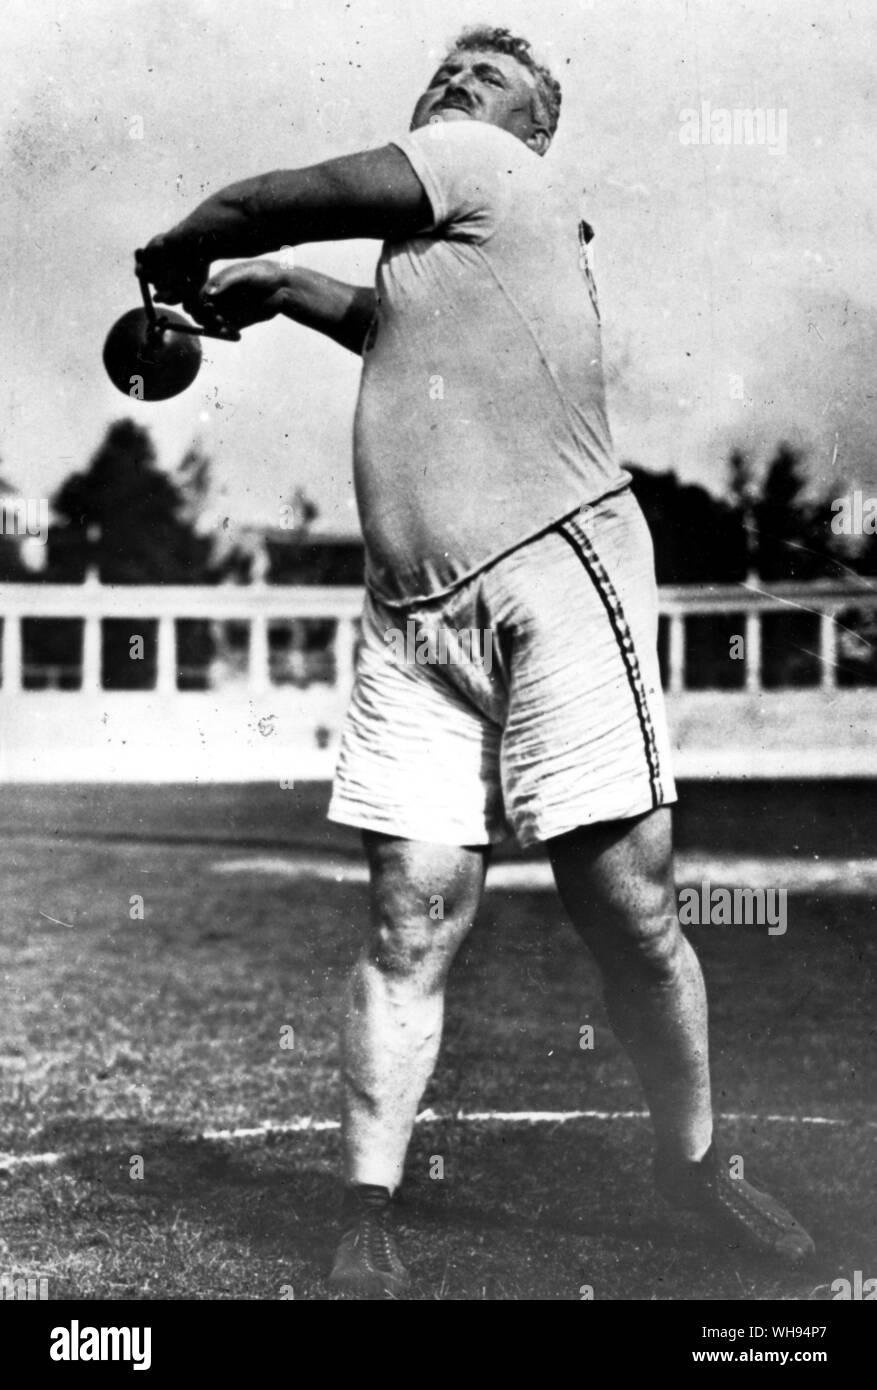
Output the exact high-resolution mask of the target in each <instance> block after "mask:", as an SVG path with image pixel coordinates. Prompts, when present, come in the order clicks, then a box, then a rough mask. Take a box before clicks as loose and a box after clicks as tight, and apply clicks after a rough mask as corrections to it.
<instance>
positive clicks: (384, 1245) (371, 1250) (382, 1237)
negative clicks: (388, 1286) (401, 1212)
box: [359, 1211, 394, 1270]
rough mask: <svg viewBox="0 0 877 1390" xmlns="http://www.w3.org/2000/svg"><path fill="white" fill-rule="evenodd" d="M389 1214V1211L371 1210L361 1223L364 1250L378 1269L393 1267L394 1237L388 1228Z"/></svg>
mask: <svg viewBox="0 0 877 1390" xmlns="http://www.w3.org/2000/svg"><path fill="white" fill-rule="evenodd" d="M388 1216H389V1213H388V1212H387V1211H370V1212H367V1213H366V1214H365V1215H364V1216H363V1217H362V1220H361V1223H360V1228H359V1235H360V1239H361V1241H362V1246H363V1250H364V1252H365V1255H366V1257H367V1259H368V1260H369V1262H370V1263H371V1264H372V1265H374V1266H375V1268H376V1269H383V1270H392V1268H393V1263H394V1260H393V1255H394V1250H393V1238H392V1236H391V1235H390V1232H389V1230H388V1229H387V1223H388Z"/></svg>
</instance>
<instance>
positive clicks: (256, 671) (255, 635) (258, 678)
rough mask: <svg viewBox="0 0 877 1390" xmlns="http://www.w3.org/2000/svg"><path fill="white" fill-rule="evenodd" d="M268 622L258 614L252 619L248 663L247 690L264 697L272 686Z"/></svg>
mask: <svg viewBox="0 0 877 1390" xmlns="http://www.w3.org/2000/svg"><path fill="white" fill-rule="evenodd" d="M269 664H270V652H269V649H268V621H267V619H266V618H265V617H264V615H262V614H260V613H257V614H256V615H255V617H253V618H251V619H250V655H249V661H248V663H247V689H248V690H249V691H250V694H251V695H264V693H265V691H266V690H267V689H268V686H269V685H270V680H269V675H270V670H269Z"/></svg>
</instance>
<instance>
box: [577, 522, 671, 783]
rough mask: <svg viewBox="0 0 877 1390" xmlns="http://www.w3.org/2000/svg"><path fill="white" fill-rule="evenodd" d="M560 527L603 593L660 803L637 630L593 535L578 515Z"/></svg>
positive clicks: (655, 745) (656, 758)
mask: <svg viewBox="0 0 877 1390" xmlns="http://www.w3.org/2000/svg"><path fill="white" fill-rule="evenodd" d="M556 529H557V533H558V535H560V536H563V539H564V540H565V541H566V543H567V545H569V546H571V547H572V549H573V550H574V551H575V553H576V555H577V556H578V557H579V560H580V561H581V563H582V565H583V566H584V568H585V570H586V571H587V574H588V577H589V579H590V580H591V583H592V584H593V586H594V588H595V589H596V590H597V593H598V594H599V596H600V600H601V602H602V604H603V607H604V608H605V609H606V613H607V616H608V618H609V622H610V624H611V627H612V631H613V633H614V634H615V640H616V642H617V643H618V650H619V651H620V653H621V659H622V661H623V662H624V669H625V672H626V673H627V680H628V684H629V685H630V690H631V694H632V695H633V702H634V705H635V706H636V716H637V719H638V720H639V727H640V732H641V733H642V736H643V746H644V749H645V755H646V763H647V765H648V769H649V785H650V787H651V790H652V806H653V807H654V806H660V805H661V803H662V801H663V799H664V798H663V793H662V788H661V768H660V764H659V762H658V745H657V743H656V741H655V730H654V726H653V725H652V716H651V714H650V713H649V703H648V700H647V699H646V688H645V684H644V683H643V678H642V672H641V671H640V667H639V662H638V660H637V656H636V648H635V646H634V644H633V634H632V633H631V630H630V626H629V625H628V621H627V618H626V617H625V616H624V609H623V608H622V606H621V599H620V598H619V597H618V594H617V593H616V592H615V588H614V586H613V584H612V581H611V579H610V578H609V575H608V574H607V572H606V568H605V566H604V564H603V561H602V560H601V559H600V557H599V555H598V554H597V552H596V550H595V549H594V545H593V543H592V541H591V538H590V537H589V536H588V534H587V533H586V532H585V531H583V530H582V527H581V526H580V525H579V523H578V522H577V521H576V520H575V518H574V517H573V518H571V519H570V520H568V521H562V522H560V524H559V525H558V526H557V528H556Z"/></svg>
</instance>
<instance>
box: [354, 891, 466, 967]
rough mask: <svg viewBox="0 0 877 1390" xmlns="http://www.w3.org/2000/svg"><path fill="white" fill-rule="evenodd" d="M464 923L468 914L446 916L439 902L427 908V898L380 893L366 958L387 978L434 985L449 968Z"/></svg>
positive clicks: (462, 933)
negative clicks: (418, 899)
mask: <svg viewBox="0 0 877 1390" xmlns="http://www.w3.org/2000/svg"><path fill="white" fill-rule="evenodd" d="M468 925H469V919H468V917H466V916H464V917H461V916H460V915H459V914H454V915H453V916H451V917H448V916H447V915H446V914H445V913H444V912H443V911H440V904H433V907H432V909H431V910H430V907H429V903H428V901H426V902H423V903H421V902H419V901H416V900H412V898H411V897H407V896H406V895H404V894H399V895H396V894H393V895H391V896H390V898H389V899H388V898H387V897H386V896H384V897H383V898H382V900H381V901H380V902H378V903H376V904H374V906H373V911H372V932H371V939H370V942H369V947H368V957H369V960H370V962H371V963H372V964H373V965H374V966H375V968H376V969H377V970H379V971H380V973H381V974H382V975H384V976H386V977H388V978H391V979H400V980H411V979H420V980H421V981H423V982H424V983H426V984H429V985H435V984H436V983H439V982H440V981H441V980H443V979H444V977H445V975H446V974H447V972H448V970H449V969H450V965H451V961H452V960H453V957H454V954H455V952H456V950H457V947H458V946H459V944H460V942H461V941H462V939H463V937H464V936H465V934H466V931H467V929H468Z"/></svg>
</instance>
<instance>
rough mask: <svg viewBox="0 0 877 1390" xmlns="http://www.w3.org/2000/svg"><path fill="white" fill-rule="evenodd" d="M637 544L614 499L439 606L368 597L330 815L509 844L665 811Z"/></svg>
mask: <svg viewBox="0 0 877 1390" xmlns="http://www.w3.org/2000/svg"><path fill="white" fill-rule="evenodd" d="M657 619H658V610H657V588H656V584H655V571H654V557H653V550H652V541H651V536H650V534H649V530H648V527H647V525H646V522H645V519H644V518H643V515H642V512H641V511H640V509H639V506H638V504H637V502H636V500H635V499H634V497H633V494H632V493H631V492H630V491H629V490H626V491H624V492H620V493H615V494H613V495H611V496H609V497H605V498H603V499H602V500H601V501H599V502H596V503H593V504H591V505H588V506H585V507H583V508H581V509H580V510H579V511H577V512H575V513H574V514H573V515H571V516H569V517H567V518H565V519H563V520H561V521H559V522H557V523H555V524H554V525H553V526H552V527H550V529H549V530H547V531H544V532H542V533H541V534H540V535H539V536H537V537H535V538H534V539H532V540H529V541H527V542H525V543H524V544H523V545H521V546H519V547H518V548H517V549H515V550H513V551H511V552H510V553H509V554H507V555H505V556H503V557H502V558H501V559H499V560H496V561H494V562H493V563H492V564H491V565H489V566H488V567H487V568H485V569H483V570H481V571H480V572H479V573H478V574H477V575H475V576H474V577H472V578H471V579H468V580H467V581H465V583H463V584H462V585H460V586H459V587H457V588H456V589H454V590H453V591H452V592H451V593H450V594H445V595H443V596H442V597H441V598H438V599H434V600H431V601H430V602H428V603H418V604H416V605H415V606H412V607H404V608H397V607H390V606H388V605H387V604H385V603H382V602H381V601H380V600H379V599H378V598H376V597H375V596H374V595H372V594H369V595H368V596H367V598H366V602H365V610H364V614H363V632H362V643H361V646H360V650H359V655H358V658H357V666H356V679H355V683H354V689H353V697H352V700H351V704H350V709H349V711H348V714H347V719H346V722H345V725H344V729H343V733H342V738H341V747H340V751H339V756H338V765H337V769H336V773H335V782H334V786H333V791H332V801H331V805H330V807H329V818H330V819H331V820H335V821H340V822H341V823H342V824H345V825H355V826H360V827H361V828H363V829H367V830H376V831H381V832H382V833H384V834H386V835H398V836H401V837H403V838H404V839H409V840H425V841H431V842H434V843H439V844H452V845H481V844H489V843H491V842H494V841H497V840H501V839H504V838H505V837H506V836H508V835H509V834H510V833H511V834H514V835H515V836H516V837H517V839H518V841H519V842H520V843H521V844H522V845H524V846H527V845H531V844H533V843H535V842H536V841H541V840H548V839H550V838H551V837H552V836H555V835H562V834H564V833H565V832H566V831H569V830H573V829H575V827H576V826H579V825H588V824H592V823H593V822H596V821H609V820H621V819H625V818H628V817H631V816H637V815H640V814H642V813H643V812H646V811H649V810H651V809H653V808H654V807H656V806H660V805H665V804H667V803H670V802H673V801H675V800H676V790H675V786H674V783H673V777H672V772H671V768H670V741H669V737H668V733H667V725H666V716H665V711H664V697H663V693H662V690H661V679H660V671H659V666H658V654H657Z"/></svg>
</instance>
